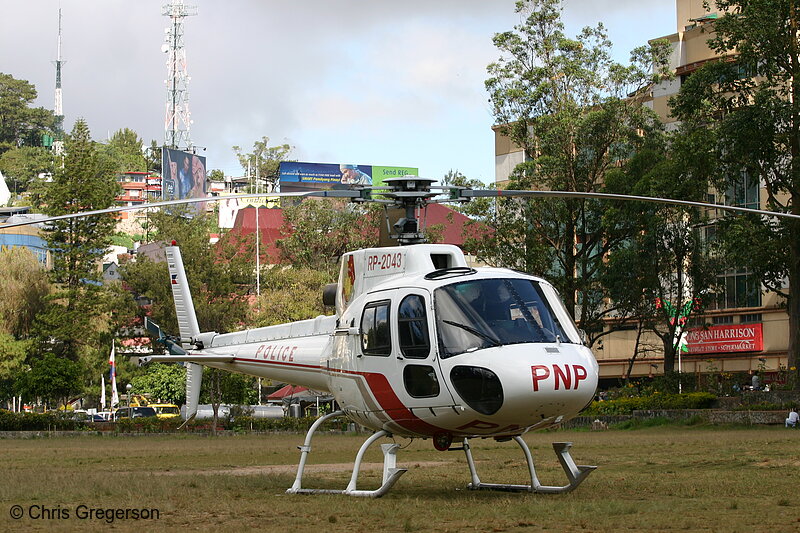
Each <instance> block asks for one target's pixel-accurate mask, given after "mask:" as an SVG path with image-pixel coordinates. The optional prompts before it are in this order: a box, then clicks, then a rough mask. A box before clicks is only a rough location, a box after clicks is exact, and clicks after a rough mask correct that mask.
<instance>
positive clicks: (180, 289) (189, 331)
mask: <svg viewBox="0 0 800 533" xmlns="http://www.w3.org/2000/svg"><path fill="white" fill-rule="evenodd" d="M164 251H165V253H166V254H167V266H168V268H169V277H170V284H171V287H172V297H173V299H174V300H175V314H176V315H177V317H178V331H179V332H180V336H181V342H182V343H184V348H188V346H186V345H185V343H186V342H188V341H189V339H191V338H192V337H195V336H197V335H199V334H200V326H198V324H197V316H196V315H195V312H194V302H193V301H192V293H191V291H190V290H189V282H188V281H187V279H186V270H184V268H183V257H181V250H180V248H178V247H177V246H167V247H166V248H165V249H164Z"/></svg>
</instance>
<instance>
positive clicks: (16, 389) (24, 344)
mask: <svg viewBox="0 0 800 533" xmlns="http://www.w3.org/2000/svg"><path fill="white" fill-rule="evenodd" d="M32 344H33V343H32V342H31V341H29V340H17V339H15V338H14V337H13V336H12V335H9V334H7V333H0V398H2V399H4V400H5V399H7V398H10V397H12V396H18V395H19V394H21V393H22V390H21V381H20V380H21V379H22V377H23V376H24V371H25V359H26V358H27V357H28V353H29V352H30V351H31V349H32V348H33V346H32Z"/></svg>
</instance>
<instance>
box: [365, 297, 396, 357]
mask: <svg viewBox="0 0 800 533" xmlns="http://www.w3.org/2000/svg"><path fill="white" fill-rule="evenodd" d="M361 351H363V352H364V353H365V354H367V355H384V356H386V355H391V353H392V337H391V332H390V328H389V301H388V300H385V301H380V302H373V303H370V304H367V305H366V307H364V314H363V315H361Z"/></svg>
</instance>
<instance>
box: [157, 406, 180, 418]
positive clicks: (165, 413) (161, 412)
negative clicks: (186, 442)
mask: <svg viewBox="0 0 800 533" xmlns="http://www.w3.org/2000/svg"><path fill="white" fill-rule="evenodd" d="M150 407H152V408H153V409H155V410H156V416H157V417H158V418H177V417H179V416H181V408H180V407H178V406H177V405H175V404H172V403H151V404H150Z"/></svg>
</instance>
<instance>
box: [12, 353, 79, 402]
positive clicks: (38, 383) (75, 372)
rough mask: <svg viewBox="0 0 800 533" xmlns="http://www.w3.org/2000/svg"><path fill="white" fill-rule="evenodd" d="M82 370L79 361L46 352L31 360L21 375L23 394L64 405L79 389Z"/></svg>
mask: <svg viewBox="0 0 800 533" xmlns="http://www.w3.org/2000/svg"><path fill="white" fill-rule="evenodd" d="M82 377H83V371H82V369H81V365H80V363H77V362H75V361H71V360H69V359H66V358H63V357H58V356H56V355H55V354H52V353H47V354H45V355H44V357H42V358H41V359H36V360H34V361H33V362H32V364H31V368H30V370H29V371H28V372H25V373H24V374H23V377H22V385H21V388H22V391H23V394H24V395H25V396H27V397H29V398H31V397H33V398H41V399H42V400H44V401H45V402H46V403H48V404H53V403H56V402H60V403H61V404H62V405H64V406H66V405H67V402H68V401H69V399H70V397H71V396H72V395H73V394H75V393H78V392H80V391H81V389H82V384H81V378H82Z"/></svg>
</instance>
